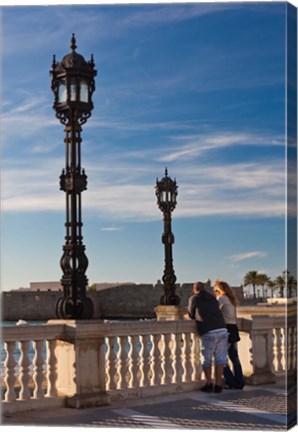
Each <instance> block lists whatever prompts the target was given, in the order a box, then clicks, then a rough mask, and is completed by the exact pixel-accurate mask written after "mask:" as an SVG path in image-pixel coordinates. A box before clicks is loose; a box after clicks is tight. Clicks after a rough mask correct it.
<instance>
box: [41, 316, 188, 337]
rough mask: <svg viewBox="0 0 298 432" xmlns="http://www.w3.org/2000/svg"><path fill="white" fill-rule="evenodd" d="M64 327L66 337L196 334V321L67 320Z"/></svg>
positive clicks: (54, 322)
mask: <svg viewBox="0 0 298 432" xmlns="http://www.w3.org/2000/svg"><path fill="white" fill-rule="evenodd" d="M59 322H61V321H57V320H51V321H49V324H48V325H56V324H57V323H59ZM62 323H63V325H64V337H66V338H76V339H81V338H86V337H105V336H126V335H130V336H137V335H140V334H141V335H151V334H170V333H179V332H181V333H183V332H196V325H195V322H194V321H190V320H179V321H156V320H145V321H119V322H117V321H102V320H90V321H87V320H86V321H84V320H79V321H75V320H73V321H72V320H66V321H62Z"/></svg>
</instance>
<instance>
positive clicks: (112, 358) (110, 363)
mask: <svg viewBox="0 0 298 432" xmlns="http://www.w3.org/2000/svg"><path fill="white" fill-rule="evenodd" d="M107 345H108V352H107V377H108V380H107V390H115V388H116V381H115V377H116V373H117V368H116V362H117V354H116V350H115V348H116V345H117V338H116V337H115V336H113V337H110V338H107Z"/></svg>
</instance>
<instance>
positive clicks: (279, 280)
mask: <svg viewBox="0 0 298 432" xmlns="http://www.w3.org/2000/svg"><path fill="white" fill-rule="evenodd" d="M275 285H276V287H277V288H279V295H280V297H283V296H284V288H285V285H286V281H285V277H284V276H277V278H276V279H275Z"/></svg>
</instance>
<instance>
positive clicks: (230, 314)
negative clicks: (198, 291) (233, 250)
mask: <svg viewBox="0 0 298 432" xmlns="http://www.w3.org/2000/svg"><path fill="white" fill-rule="evenodd" d="M213 291H214V294H215V296H216V298H217V300H218V303H219V307H220V310H221V312H222V314H223V317H224V320H225V322H226V325H227V329H228V332H229V340H228V342H229V346H228V356H229V359H230V360H231V362H232V365H233V370H234V373H233V372H232V371H231V369H230V367H229V366H228V365H227V366H226V367H225V368H224V378H225V381H226V385H227V386H228V388H231V389H243V387H244V378H243V373H242V367H241V363H240V359H239V356H238V350H237V342H238V341H239V340H240V336H239V331H238V327H237V316H236V306H237V299H236V296H235V293H234V291H233V290H232V289H231V288H230V286H229V285H228V284H227V282H224V281H220V280H217V281H216V282H215V284H214V289H213Z"/></svg>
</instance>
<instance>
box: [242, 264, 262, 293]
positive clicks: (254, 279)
mask: <svg viewBox="0 0 298 432" xmlns="http://www.w3.org/2000/svg"><path fill="white" fill-rule="evenodd" d="M247 285H252V289H253V293H254V299H255V298H256V285H259V283H258V272H257V271H256V270H251V271H249V272H248V273H246V275H245V276H244V286H247Z"/></svg>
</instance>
